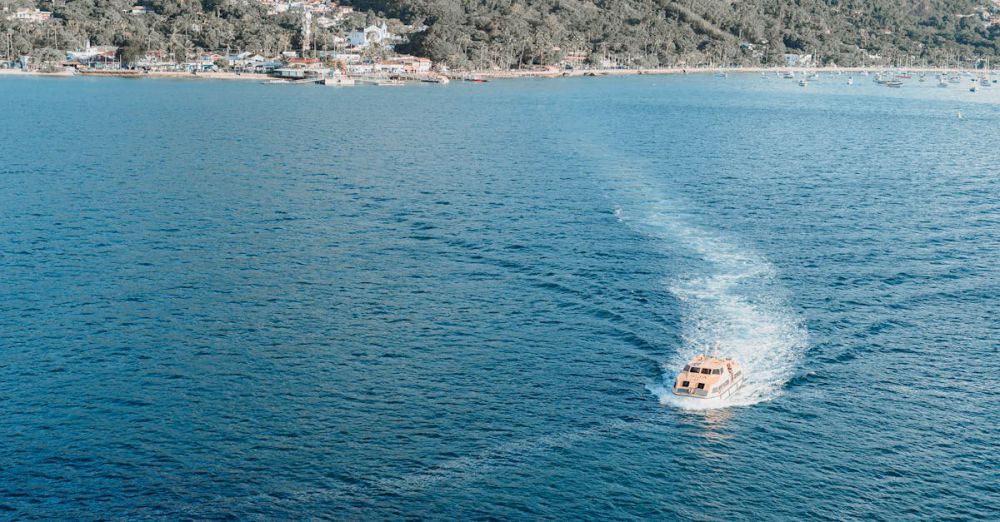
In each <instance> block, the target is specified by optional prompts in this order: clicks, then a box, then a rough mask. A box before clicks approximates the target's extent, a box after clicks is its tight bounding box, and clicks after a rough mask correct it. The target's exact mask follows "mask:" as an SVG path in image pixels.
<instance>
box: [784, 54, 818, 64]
mask: <svg viewBox="0 0 1000 522" xmlns="http://www.w3.org/2000/svg"><path fill="white" fill-rule="evenodd" d="M784 57H785V65H787V66H788V67H809V66H810V65H812V58H813V57H812V55H811V54H786V55H784Z"/></svg>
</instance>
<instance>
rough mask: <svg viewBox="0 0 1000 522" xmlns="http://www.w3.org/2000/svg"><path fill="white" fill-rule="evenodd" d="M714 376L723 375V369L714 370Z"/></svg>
mask: <svg viewBox="0 0 1000 522" xmlns="http://www.w3.org/2000/svg"><path fill="white" fill-rule="evenodd" d="M712 375H722V368H716V369H714V370H712Z"/></svg>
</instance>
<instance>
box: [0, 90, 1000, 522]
mask: <svg viewBox="0 0 1000 522" xmlns="http://www.w3.org/2000/svg"><path fill="white" fill-rule="evenodd" d="M846 78H847V76H846V75H826V76H825V77H824V78H822V79H821V80H820V81H817V82H812V83H810V84H809V86H808V87H805V88H803V87H799V86H798V85H797V84H796V83H795V82H793V81H791V80H783V79H780V78H777V77H774V76H769V77H767V78H761V77H760V76H759V75H739V74H735V75H730V77H729V78H717V77H712V76H708V75H689V76H638V77H620V78H614V77H606V78H574V79H557V80H531V79H526V80H511V81H498V82H492V83H489V84H485V85H473V84H462V83H455V82H453V83H452V84H450V85H447V86H433V85H421V86H411V87H405V88H394V89H388V88H378V87H367V88H366V87H355V88H342V89H336V88H324V87H318V86H284V85H263V84H259V83H255V82H222V81H215V82H212V81H185V80H128V79H85V78H0V518H2V519H25V520H27V519H36V518H37V519H64V520H93V519H116V520H146V519H155V520H178V519H202V518H233V519H240V520H244V519H251V520H252V519H261V520H264V519H274V520H280V519H293V520H294V519H333V520H343V519H349V520H350V519H401V518H420V519H458V520H467V519H487V518H493V519H560V520H581V519H589V520H608V519H654V520H803V519H813V520H860V519H864V520H898V519H903V520H975V519H978V520H997V519H1000V452H998V451H997V448H998V446H1000V428H998V426H1000V391H998V390H1000V85H994V86H992V87H988V88H983V89H981V90H980V91H979V92H977V93H971V92H969V90H968V88H967V86H966V85H951V86H950V87H949V88H947V89H940V88H936V87H935V86H934V85H935V82H934V81H933V80H929V81H928V82H924V83H921V82H918V81H917V79H916V77H915V78H914V79H912V80H909V81H908V82H907V83H906V85H904V86H903V87H902V88H900V89H890V88H886V87H880V86H878V85H876V84H874V83H873V82H872V81H871V79H870V77H861V76H855V83H854V85H847V82H846ZM965 81H968V80H967V79H966V80H963V82H965ZM711 350H715V351H716V352H717V353H718V354H719V355H724V356H728V357H734V358H736V359H738V360H739V361H740V362H742V363H743V365H744V366H745V367H746V368H747V370H748V374H749V378H748V382H747V385H746V386H745V387H744V388H743V389H742V390H741V391H740V393H739V394H738V395H737V396H736V397H734V398H733V399H732V400H729V401H726V402H702V401H697V400H694V399H690V400H688V401H680V400H678V399H677V398H675V397H674V396H673V395H672V394H671V392H670V390H669V387H670V384H671V383H672V381H673V377H674V375H675V374H676V372H677V370H678V369H679V368H680V367H681V366H683V364H684V362H685V361H686V360H687V359H688V358H690V357H692V356H694V355H696V354H698V353H703V352H706V351H711Z"/></svg>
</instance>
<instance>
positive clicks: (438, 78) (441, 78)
mask: <svg viewBox="0 0 1000 522" xmlns="http://www.w3.org/2000/svg"><path fill="white" fill-rule="evenodd" d="M420 81H421V82H423V83H440V84H445V83H448V82H449V81H450V80H448V77H447V76H445V75H443V74H439V75H435V76H426V77H423V78H421V79H420Z"/></svg>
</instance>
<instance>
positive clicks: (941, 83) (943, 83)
mask: <svg viewBox="0 0 1000 522" xmlns="http://www.w3.org/2000/svg"><path fill="white" fill-rule="evenodd" d="M937 86H938V87H945V88H947V87H948V82H946V81H944V80H938V84H937Z"/></svg>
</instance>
